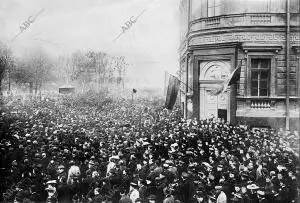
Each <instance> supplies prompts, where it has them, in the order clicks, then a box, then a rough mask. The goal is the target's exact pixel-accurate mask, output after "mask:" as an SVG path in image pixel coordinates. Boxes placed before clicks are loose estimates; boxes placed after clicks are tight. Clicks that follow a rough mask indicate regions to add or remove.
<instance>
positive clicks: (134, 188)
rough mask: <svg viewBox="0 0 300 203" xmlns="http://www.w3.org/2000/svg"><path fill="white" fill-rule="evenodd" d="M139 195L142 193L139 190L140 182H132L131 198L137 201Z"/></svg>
mask: <svg viewBox="0 0 300 203" xmlns="http://www.w3.org/2000/svg"><path fill="white" fill-rule="evenodd" d="M139 197H140V193H139V191H138V184H137V183H136V182H131V183H130V188H129V198H130V199H131V201H132V202H135V200H136V199H137V198H139Z"/></svg>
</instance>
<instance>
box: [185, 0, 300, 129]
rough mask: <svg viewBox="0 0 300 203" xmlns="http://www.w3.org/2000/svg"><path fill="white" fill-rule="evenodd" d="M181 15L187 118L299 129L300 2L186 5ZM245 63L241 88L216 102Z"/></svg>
mask: <svg viewBox="0 0 300 203" xmlns="http://www.w3.org/2000/svg"><path fill="white" fill-rule="evenodd" d="M287 5H289V6H287ZM180 14H181V18H180V24H181V28H180V36H181V44H180V49H179V51H180V77H181V80H182V81H183V82H184V85H182V86H181V91H180V95H181V96H180V97H181V98H180V99H181V107H182V109H183V111H184V115H185V117H187V118H193V117H196V118H207V117H211V116H214V117H218V118H223V119H224V120H227V121H230V122H232V123H239V124H247V125H250V126H255V127H275V128H281V127H282V128H286V129H295V128H299V116H300V110H299V109H300V108H299V105H300V104H299V103H300V71H299V70H300V59H299V54H300V32H299V31H300V1H299V0H182V1H181V4H180ZM239 63H241V74H240V79H239V81H238V82H237V84H234V85H231V86H229V87H228V89H227V91H225V92H224V93H223V94H220V95H217V96H215V95H213V94H211V91H213V90H214V89H216V88H218V87H219V86H220V85H221V84H222V82H223V81H224V80H225V79H226V78H228V76H229V75H230V74H231V73H232V71H233V70H234V69H235V68H236V67H237V65H238V64H239Z"/></svg>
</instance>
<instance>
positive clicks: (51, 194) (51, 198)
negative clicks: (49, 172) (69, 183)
mask: <svg viewBox="0 0 300 203" xmlns="http://www.w3.org/2000/svg"><path fill="white" fill-rule="evenodd" d="M46 185H47V188H46V189H45V190H46V191H47V193H48V196H47V200H46V203H57V202H58V199H57V191H56V185H57V181H56V180H50V181H48V182H47V183H46Z"/></svg>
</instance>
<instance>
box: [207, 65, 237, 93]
mask: <svg viewBox="0 0 300 203" xmlns="http://www.w3.org/2000/svg"><path fill="white" fill-rule="evenodd" d="M241 65H242V63H241V62H240V63H239V65H238V66H237V67H236V68H235V69H234V71H233V72H232V73H231V74H230V76H229V77H228V79H226V80H225V81H224V82H222V84H221V85H220V87H219V88H217V89H215V90H214V91H212V95H219V94H222V93H224V92H225V91H226V90H227V88H228V86H230V85H232V84H236V83H237V81H238V80H239V79H240V74H241Z"/></svg>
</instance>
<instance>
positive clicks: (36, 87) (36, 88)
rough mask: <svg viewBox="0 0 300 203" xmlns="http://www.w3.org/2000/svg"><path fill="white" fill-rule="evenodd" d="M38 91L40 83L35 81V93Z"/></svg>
mask: <svg viewBox="0 0 300 203" xmlns="http://www.w3.org/2000/svg"><path fill="white" fill-rule="evenodd" d="M37 91H38V84H37V82H36V83H35V91H34V94H37Z"/></svg>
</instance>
